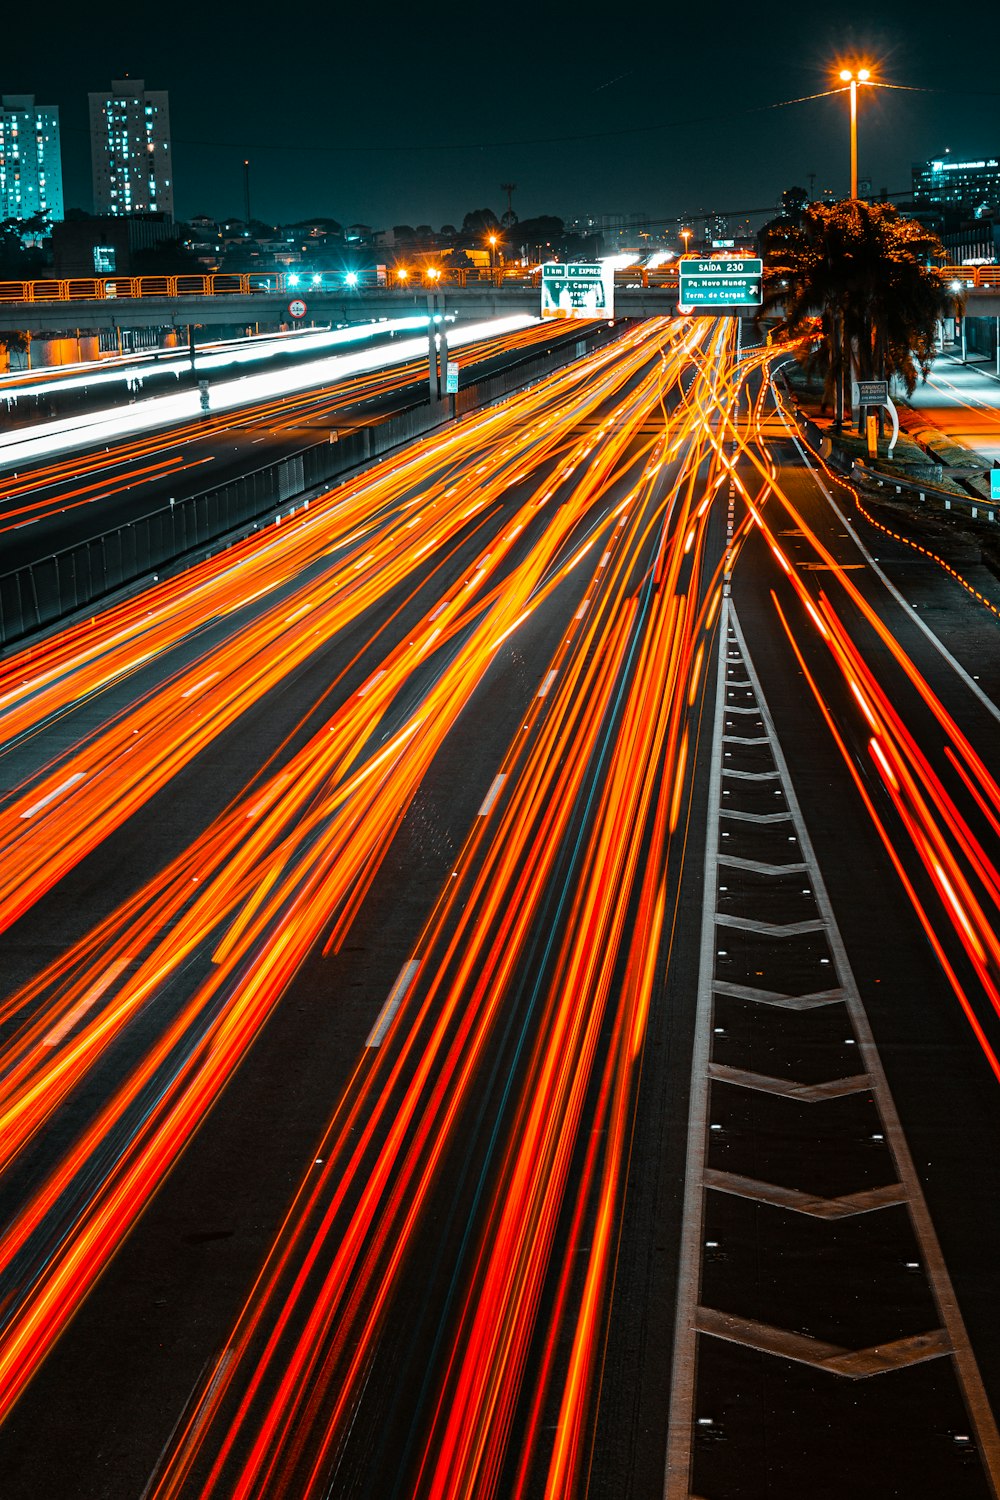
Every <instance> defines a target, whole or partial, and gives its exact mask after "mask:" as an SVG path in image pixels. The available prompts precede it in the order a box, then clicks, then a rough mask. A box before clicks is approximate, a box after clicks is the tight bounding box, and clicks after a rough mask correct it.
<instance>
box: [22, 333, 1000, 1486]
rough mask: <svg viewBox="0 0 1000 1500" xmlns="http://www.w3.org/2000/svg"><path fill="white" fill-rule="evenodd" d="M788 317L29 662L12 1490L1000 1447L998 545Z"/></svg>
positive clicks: (597, 366) (893, 1482)
mask: <svg viewBox="0 0 1000 1500" xmlns="http://www.w3.org/2000/svg"><path fill="white" fill-rule="evenodd" d="M771 357H772V356H771V353H770V352H769V351H760V352H754V353H752V354H751V355H750V356H749V358H746V359H745V360H744V361H743V363H742V365H740V366H736V365H735V364H734V362H733V347H732V330H731V328H729V327H727V326H726V325H725V324H724V323H721V322H712V321H709V320H704V321H684V322H675V323H663V324H645V325H640V326H639V327H638V328H637V329H636V330H635V331H633V332H631V333H629V334H628V335H626V336H625V337H624V338H622V339H621V340H619V341H618V342H616V343H615V344H614V345H613V346H609V347H608V348H607V349H605V350H604V351H602V352H601V353H600V354H598V355H596V356H594V357H592V358H591V359H588V360H586V361H579V362H577V364H576V365H574V366H572V367H571V368H570V369H568V370H567V371H565V372H562V373H560V374H558V375H556V376H554V377H551V378H550V379H548V380H546V381H544V382H542V383H540V384H539V385H538V386H537V387H535V388H534V389H532V390H531V391H529V392H527V393H525V394H524V395H522V396H519V397H517V398H515V399H513V400H511V401H509V402H507V403H505V404H504V405H503V406H502V407H499V408H496V409H495V410H492V411H489V412H484V413H481V414H479V415H477V416H476V417H474V418H471V419H468V420H466V421H464V422H463V423H461V424H458V425H456V426H455V427H453V428H450V429H449V430H448V431H447V432H446V433H445V434H442V435H437V436H435V437H433V438H430V439H427V440H425V441H423V442H421V443H420V444H417V445H415V446H414V448H413V449H410V450H407V451H406V452H405V453H403V454H400V455H397V456H395V457H393V458H392V459H391V460H389V461H387V462H386V463H384V464H382V465H379V466H378V467H377V468H375V469H373V470H370V471H369V472H367V473H366V474H365V475H363V476H361V477H360V478H359V479H357V480H355V481H351V482H348V483H345V484H343V485H341V486H338V487H337V488H336V489H334V490H332V491H331V493H330V495H329V496H328V497H327V498H326V499H325V500H324V501H323V502H322V503H320V504H317V505H314V506H313V507H311V509H310V511H309V512H308V514H306V515H303V516H302V517H300V518H299V519H298V522H297V524H296V525H295V526H294V527H287V528H281V529H280V531H279V532H276V533H275V534H272V535H271V536H269V537H268V538H267V539H266V541H261V540H255V541H252V542H248V543H245V544H241V545H240V546H239V547H237V548H234V549H231V550H230V551H228V552H227V553H225V554H223V555H222V556H220V557H217V558H215V559H211V560H210V561H209V562H207V563H205V564H203V565H200V566H199V567H197V568H194V569H192V570H190V571H189V572H188V573H186V574H185V575H183V577H181V578H177V579H173V580H170V581H169V582H167V583H164V584H161V585H159V586H158V587H157V588H154V589H152V590H150V591H148V592H146V593H145V594H143V595H142V596H141V597H140V598H139V599H136V600H132V601H129V602H128V603H126V604H124V605H120V606H118V607H117V608H115V609H114V610H110V611H107V612H106V613H105V614H104V615H101V616H98V617H97V620H96V621H95V622H94V623H93V624H92V625H91V624H88V625H86V626H83V625H81V626H78V627H75V628H73V629H69V630H66V631H63V632H61V633H59V634H57V635H53V636H50V637H48V638H47V639H46V640H45V642H44V643H38V644H37V645H36V646H35V648H34V649H33V650H28V651H22V652H20V653H17V654H16V655H12V656H9V657H8V658H7V659H6V660H5V661H4V663H3V670H2V672H0V720H2V733H3V753H2V756H0V774H2V778H3V779H2V801H0V848H2V850H3V854H2V858H0V943H2V945H3V946H2V954H3V972H4V974H5V985H4V1000H3V1004H2V1008H0V1025H2V1027H3V1030H2V1033H0V1037H2V1051H0V1058H2V1070H0V1121H2V1129H0V1165H2V1177H0V1318H2V1322H0V1480H2V1482H0V1492H2V1494H3V1495H4V1497H5V1500H7V1497H10V1500H29V1497H31V1500H35V1497H37V1496H39V1495H54V1496H59V1497H66V1500H74V1497H77V1496H80V1497H87V1500H93V1497H98V1496H101V1497H105V1496H106V1497H109V1500H110V1497H113V1500H121V1497H136V1500H138V1497H140V1496H142V1497H156V1500H165V1497H168V1496H180V1497H187V1496H196V1495H197V1496H201V1495H205V1496H208V1495H215V1496H220V1495H226V1496H230V1495H237V1494H238V1495H246V1496H251V1495H252V1496H260V1497H265V1496H267V1497H277V1496H287V1497H290V1500H291V1497H294V1500H303V1497H311V1496H320V1495H323V1496H337V1497H339V1496H364V1497H378V1500H382V1497H385V1500H389V1497H400V1500H409V1497H412V1496H441V1497H445V1496H447V1497H451V1496H459V1495H468V1496H473V1495H474V1496H477V1497H478V1496H487V1495H494V1496H497V1497H507V1496H513V1495H525V1496H535V1495H538V1496H550V1495H551V1496H569V1495H588V1496H593V1497H608V1500H611V1497H621V1496H636V1497H640V1496H641V1497H645V1496H657V1497H660V1496H663V1497H666V1500H689V1497H699V1500H729V1497H740V1500H742V1497H748V1500H758V1497H760V1500H765V1497H766V1500H779V1497H780V1500H793V1497H795V1500H798V1497H801V1496H802V1495H803V1494H809V1495H811V1496H816V1497H826V1496H829V1497H834V1496H837V1497H840V1496H843V1495H846V1494H850V1495H851V1496H861V1497H869V1496H870V1497H872V1500H875V1497H880V1500H881V1497H887V1496H896V1495H898V1496H907V1497H913V1496H923V1495H927V1496H939V1495H948V1496H949V1497H951V1496H957V1497H965V1496H970V1497H972V1496H975V1497H979V1496H983V1497H987V1496H990V1495H995V1494H996V1492H997V1490H996V1485H997V1474H998V1472H1000V1467H998V1466H1000V1445H998V1441H997V1435H996V1428H995V1422H994V1417H993V1415H992V1406H993V1404H994V1402H995V1399H996V1394H997V1391H998V1390H1000V1367H998V1359H1000V1349H998V1341H997V1335H996V1320H995V1318H994V1317H993V1315H992V1308H993V1304H994V1301H995V1270H994V1256H993V1254H992V1249H991V1247H992V1246H993V1245H994V1244H995V1243H996V1233H997V1228H998V1226H997V1222H996V1219H997V1208H996V1205H997V1203H998V1202H1000V1194H998V1189H1000V1181H998V1180H997V1179H998V1177H1000V1166H998V1164H997V1162H996V1161H995V1159H994V1153H993V1152H992V1149H991V1143H992V1142H993V1141H995V1140H996V1138H997V1127H998V1125H1000V1120H998V1098H1000V1095H998V1075H1000V1064H998V1062H997V1049H998V1047H1000V1023H998V1003H1000V995H998V992H997V985H998V974H1000V955H998V940H997V937H996V932H997V929H998V926H1000V924H998V922H997V911H996V908H997V904H998V902H1000V876H998V875H997V871H996V868H995V865H996V845H997V837H998V833H1000V786H998V780H1000V767H998V766H997V764H996V761H997V758H998V757H997V749H996V747H997V746H998V744H1000V738H998V735H997V722H998V718H1000V711H998V709H997V707H996V704H997V702H998V701H1000V665H998V664H1000V655H998V652H997V646H998V643H1000V641H998V631H1000V620H998V617H997V614H996V610H995V608H994V607H993V606H994V605H995V603H996V601H997V598H998V594H1000V590H998V588H997V586H996V585H995V583H994V581H993V580H992V578H991V577H990V576H988V575H985V574H984V573H983V571H982V570H981V568H980V566H979V564H978V559H977V557H976V556H975V554H974V553H973V550H972V549H971V548H970V547H969V545H968V544H967V543H965V542H963V541H962V540H961V538H958V537H956V538H955V539H954V540H952V539H951V538H949V537H946V538H945V539H944V540H943V541H941V540H940V539H938V540H937V541H936V543H935V547H936V550H937V553H938V554H939V556H938V557H937V558H935V557H933V556H931V555H930V553H929V551H928V549H927V545H926V542H927V539H926V538H921V537H916V538H913V539H912V541H915V542H916V543H917V544H918V545H917V546H914V545H912V544H911V541H908V540H907V539H904V538H903V537H902V535H901V533H900V532H899V526H898V523H894V524H893V525H892V526H889V525H888V522H887V521H886V519H885V518H884V517H881V516H871V517H868V516H866V515H865V514H864V513H862V512H861V510H860V509H859V508H858V506H857V503H856V501H855V498H854V496H853V495H852V493H851V492H850V491H849V490H848V489H847V488H846V487H845V486H844V485H843V484H842V483H841V482H839V481H837V480H836V479H835V478H834V477H833V476H832V475H830V474H829V473H827V472H826V471H824V470H823V469H822V467H821V466H820V465H819V461H818V460H817V459H815V457H814V456H812V455H810V454H809V453H808V452H807V450H805V449H804V448H802V447H801V446H800V445H799V444H798V443H797V442H796V441H795V439H794V438H793V436H792V433H791V431H790V429H789V427H788V425H787V422H786V419H785V417H784V415H783V414H782V412H781V410H780V408H779V407H778V405H777V400H776V397H775V395H774V393H773V391H772V389H771V387H770V385H769V383H768V380H767V376H766V369H767V363H768V360H769V359H770V358H771ZM890 531H893V532H895V533H896V534H895V535H890ZM918 547H919V548H921V549H922V550H918ZM963 580H964V582H963Z"/></svg>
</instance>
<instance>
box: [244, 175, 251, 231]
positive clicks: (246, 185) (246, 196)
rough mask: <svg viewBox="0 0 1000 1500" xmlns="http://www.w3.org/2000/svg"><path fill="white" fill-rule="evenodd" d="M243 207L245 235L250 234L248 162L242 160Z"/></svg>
mask: <svg viewBox="0 0 1000 1500" xmlns="http://www.w3.org/2000/svg"><path fill="white" fill-rule="evenodd" d="M243 206H244V208H245V209H246V224H247V234H249V233H250V161H249V158H247V157H244V158H243Z"/></svg>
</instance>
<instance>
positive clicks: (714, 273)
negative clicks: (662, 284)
mask: <svg viewBox="0 0 1000 1500" xmlns="http://www.w3.org/2000/svg"><path fill="white" fill-rule="evenodd" d="M677 269H678V276H679V279H678V288H677V301H678V305H679V306H680V307H684V308H690V309H691V310H692V311H699V312H700V311H702V310H706V311H711V310H712V309H713V308H720V309H722V310H723V311H727V310H729V309H731V308H738V307H753V308H757V307H760V305H761V302H762V301H763V286H764V262H763V261H762V260H737V259H735V258H732V257H727V258H726V259H720V260H699V259H697V258H692V259H690V260H681V261H678V265H677Z"/></svg>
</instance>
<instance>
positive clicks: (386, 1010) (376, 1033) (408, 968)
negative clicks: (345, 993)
mask: <svg viewBox="0 0 1000 1500" xmlns="http://www.w3.org/2000/svg"><path fill="white" fill-rule="evenodd" d="M419 968H420V960H419V958H408V959H407V961H406V963H405V964H404V965H403V967H402V968H401V969H400V971H399V975H398V977H397V979H396V983H395V984H394V985H393V987H392V989H391V990H390V991H389V998H388V1000H386V1002H385V1004H384V1005H383V1007H382V1009H381V1011H380V1012H379V1018H378V1020H377V1021H376V1022H375V1025H374V1026H373V1027H372V1029H371V1031H370V1032H369V1033H368V1040H367V1041H366V1042H365V1046H366V1047H380V1046H381V1045H382V1042H383V1040H384V1038H385V1034H386V1032H387V1031H388V1030H389V1027H390V1025H391V1024H392V1019H393V1016H395V1014H396V1012H397V1010H398V1009H399V1007H400V1006H401V1005H402V1003H403V999H404V997H405V995H406V992H407V990H408V989H409V988H410V985H411V984H412V983H413V978H414V975H415V974H416V972H417V970H418V969H419Z"/></svg>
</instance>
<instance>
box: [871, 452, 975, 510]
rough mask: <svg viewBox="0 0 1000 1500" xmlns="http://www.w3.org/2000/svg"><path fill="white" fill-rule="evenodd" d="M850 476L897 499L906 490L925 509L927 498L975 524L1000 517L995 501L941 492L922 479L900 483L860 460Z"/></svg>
mask: <svg viewBox="0 0 1000 1500" xmlns="http://www.w3.org/2000/svg"><path fill="white" fill-rule="evenodd" d="M850 472H851V478H852V479H861V480H863V481H864V483H866V484H868V485H877V486H878V488H879V489H880V490H881V489H893V490H895V491H896V494H897V495H902V493H903V491H904V490H905V491H906V492H907V494H911V495H916V497H917V499H918V500H919V501H920V503H921V504H922V505H925V504H926V503H927V499H928V496H930V498H931V499H933V500H934V501H935V502H937V503H938V504H940V505H941V507H942V508H943V509H944V510H953V511H958V512H959V513H960V514H962V515H967V516H968V517H969V518H970V520H973V521H993V522H995V521H996V519H997V514H998V513H1000V502H998V501H996V500H987V499H985V498H977V497H976V496H974V495H959V494H956V493H955V491H954V490H946V489H942V488H941V487H940V486H939V485H936V484H928V483H926V482H925V481H921V480H919V479H898V478H897V477H896V475H895V474H880V473H879V472H878V471H877V470H876V469H870V468H869V467H868V465H867V464H865V463H862V462H861V461H860V460H859V459H854V461H853V462H852V464H851V470H850Z"/></svg>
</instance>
